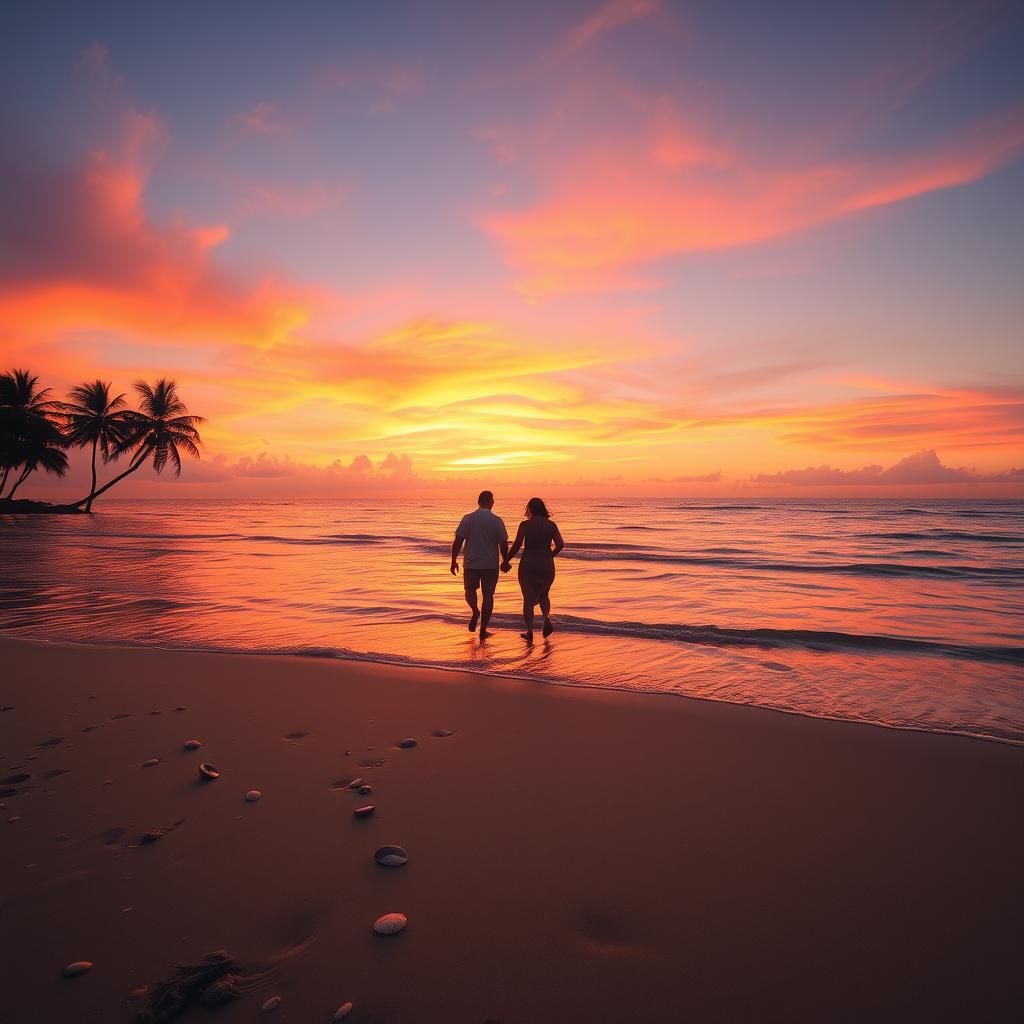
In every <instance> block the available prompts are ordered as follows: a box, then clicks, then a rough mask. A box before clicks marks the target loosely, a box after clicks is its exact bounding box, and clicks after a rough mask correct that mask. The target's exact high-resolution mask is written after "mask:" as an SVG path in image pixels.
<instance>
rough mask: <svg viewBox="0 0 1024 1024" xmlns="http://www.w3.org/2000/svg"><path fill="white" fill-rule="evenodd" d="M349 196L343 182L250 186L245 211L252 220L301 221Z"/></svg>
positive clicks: (243, 200) (243, 195)
mask: <svg viewBox="0 0 1024 1024" xmlns="http://www.w3.org/2000/svg"><path fill="white" fill-rule="evenodd" d="M347 193H348V187H347V185H346V184H345V182H343V181H333V182H326V181H313V182H310V183H309V184H306V185H257V184H253V185H248V186H246V187H245V190H244V192H243V194H242V199H241V203H240V206H241V210H242V212H243V213H245V214H248V215H250V216H253V215H255V216H264V217H284V218H287V219H298V218H303V217H312V216H313V215H314V214H317V213H322V212H324V211H325V210H330V209H333V208H335V207H337V206H339V205H340V204H341V203H342V202H343V201H344V199H345V196H346V195H347Z"/></svg>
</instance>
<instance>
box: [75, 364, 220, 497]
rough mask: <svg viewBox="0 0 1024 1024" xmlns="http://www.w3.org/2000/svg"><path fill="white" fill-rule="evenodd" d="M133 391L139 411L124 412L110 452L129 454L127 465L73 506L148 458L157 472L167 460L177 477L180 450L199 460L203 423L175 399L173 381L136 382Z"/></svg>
mask: <svg viewBox="0 0 1024 1024" xmlns="http://www.w3.org/2000/svg"><path fill="white" fill-rule="evenodd" d="M135 390H136V391H137V392H138V393H139V395H140V400H139V406H140V411H139V412H134V411H129V410H126V411H125V416H124V424H125V433H124V436H123V438H122V439H121V440H120V441H119V442H117V443H116V444H115V445H114V447H113V449H112V451H111V458H115V459H116V458H117V457H118V456H120V455H123V454H124V453H125V452H132V458H131V464H130V465H129V466H128V468H127V469H126V470H125V471H124V472H123V473H121V474H119V475H118V476H115V477H114V479H113V480H110V481H108V482H107V483H105V484H104V485H103V486H102V487H101V488H100V489H99V490H98V491H93V492H92V493H91V494H90V495H88V496H86V497H85V498H82V500H81V501H76V502H75V503H74V507H77V506H79V505H84V504H86V503H87V502H91V501H94V500H95V499H96V498H98V497H99V496H100V495H101V494H102V493H103V492H104V491H109V490H110V488H111V487H113V486H114V484H116V483H118V481H120V480H123V479H124V478H125V477H126V476H128V475H129V474H130V473H134V472H135V471H136V470H137V469H139V468H140V467H141V466H142V464H143V463H144V462H145V461H146V460H147V459H148V458H149V457H150V456H152V457H153V468H154V469H155V470H156V471H157V473H161V472H163V468H164V466H166V465H167V463H168V461H170V462H171V463H173V464H174V472H175V475H180V474H181V451H184V452H185V453H186V454H188V455H191V456H193V457H194V458H197V459H198V458H199V445H200V444H202V440H201V439H200V437H199V431H198V430H197V429H196V427H197V426H198V424H200V423H202V422H204V420H203V417H202V416H191V415H189V412H188V409H187V408H186V407H185V403H184V402H182V400H181V399H180V398H179V397H178V386H177V384H176V382H175V381H173V380H167V379H166V378H165V377H161V378H160V380H158V381H156V383H155V384H152V385H150V384H147V383H146V382H145V381H144V380H139V381H136V382H135ZM179 449H180V450H179Z"/></svg>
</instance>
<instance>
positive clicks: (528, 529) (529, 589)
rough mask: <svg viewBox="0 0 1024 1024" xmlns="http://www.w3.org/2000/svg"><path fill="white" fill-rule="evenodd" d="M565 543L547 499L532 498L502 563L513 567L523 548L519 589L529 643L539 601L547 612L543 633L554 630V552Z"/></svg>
mask: <svg viewBox="0 0 1024 1024" xmlns="http://www.w3.org/2000/svg"><path fill="white" fill-rule="evenodd" d="M552 545H553V546H552ZM564 547H565V541H564V540H562V535H561V534H560V533H559V532H558V527H557V526H556V525H555V524H554V522H552V520H551V516H550V514H549V513H548V510H547V507H546V506H545V504H544V502H543V501H541V500H540V498H531V499H530V500H529V501H528V502H527V503H526V518H525V519H524V520H523V521H522V522H521V523H520V524H519V530H518V531H517V532H516V539H515V540H514V541H513V542H512V550H511V551H510V552H509V555H508V559H506V560H505V563H504V564H503V565H502V567H501V568H502V570H503V571H505V572H507V571H508V570H509V569H510V568H511V566H510V565H509V561H510V560H511V559H512V558H513V557H514V556H515V555H516V554H517V553H518V551H519V549H520V548H522V550H523V554H522V557H521V558H520V559H519V589H520V590H522V592H523V625H525V626H526V632H525V633H521V634H520V636H522V638H523V639H524V640H525V641H526V642H527V643H528V644H532V643H533V609H534V607H535V606H536V605H538V604H539V605H540V610H541V614H542V615H543V616H544V636H545V637H549V636H551V634H552V632H553V631H554V628H555V627H554V626H553V625H551V598H550V597H549V596H548V592H549V591H550V590H551V584H552V583H554V582H555V555H557V554H558V552H559V551H561V550H562V548H564Z"/></svg>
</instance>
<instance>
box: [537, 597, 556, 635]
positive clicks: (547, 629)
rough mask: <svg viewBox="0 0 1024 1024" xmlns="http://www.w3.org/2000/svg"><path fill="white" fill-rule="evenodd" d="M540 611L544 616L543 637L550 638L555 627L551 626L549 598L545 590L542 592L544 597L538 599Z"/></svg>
mask: <svg viewBox="0 0 1024 1024" xmlns="http://www.w3.org/2000/svg"><path fill="white" fill-rule="evenodd" d="M540 610H541V614H542V615H543V616H544V635H545V636H551V634H552V633H553V632H554V631H555V627H554V626H552V625H551V598H550V597H549V596H548V592H547V591H546V590H545V591H544V596H543V597H541V599H540Z"/></svg>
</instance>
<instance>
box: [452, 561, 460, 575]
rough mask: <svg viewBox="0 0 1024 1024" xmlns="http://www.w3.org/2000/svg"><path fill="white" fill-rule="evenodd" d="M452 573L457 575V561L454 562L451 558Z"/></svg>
mask: <svg viewBox="0 0 1024 1024" xmlns="http://www.w3.org/2000/svg"><path fill="white" fill-rule="evenodd" d="M452 575H453V576H458V575H459V563H458V562H456V561H455V560H454V559H452Z"/></svg>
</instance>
